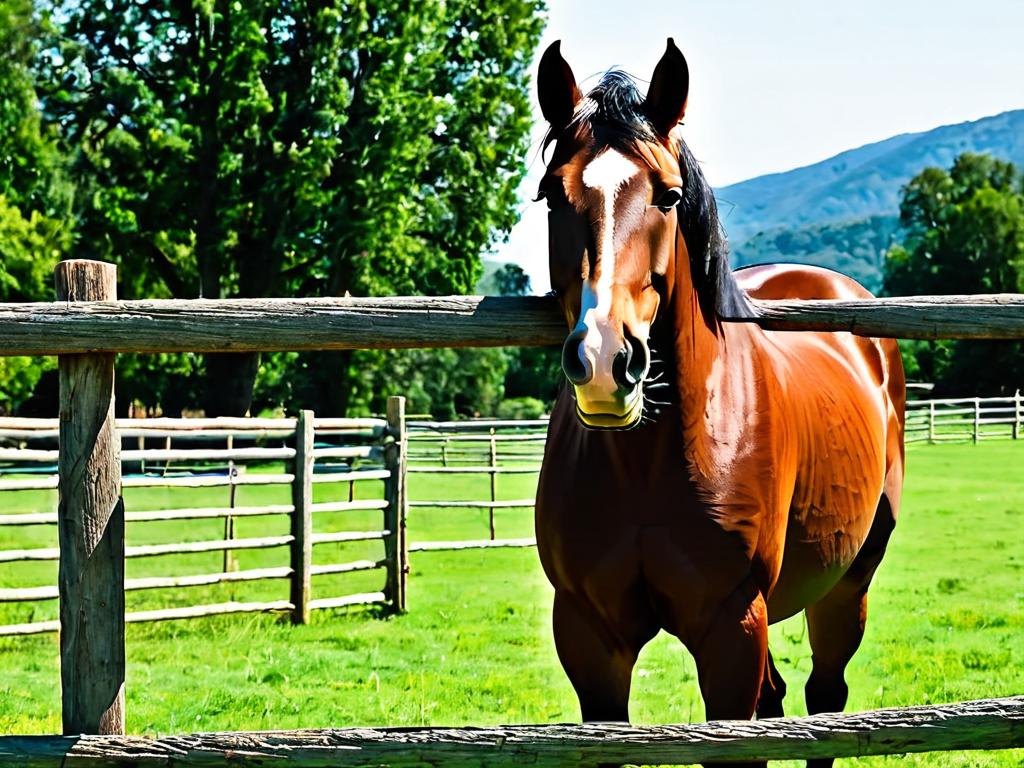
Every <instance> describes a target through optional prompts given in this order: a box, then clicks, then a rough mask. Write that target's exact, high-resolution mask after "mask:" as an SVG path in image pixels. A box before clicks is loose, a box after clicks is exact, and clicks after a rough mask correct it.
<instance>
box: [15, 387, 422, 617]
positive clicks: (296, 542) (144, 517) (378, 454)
mask: <svg viewBox="0 0 1024 768" xmlns="http://www.w3.org/2000/svg"><path fill="white" fill-rule="evenodd" d="M402 409H403V401H402V399H401V398H394V399H393V400H392V402H391V403H389V412H388V418H387V419H324V418H319V419H318V418H314V416H313V414H312V412H310V411H304V412H302V414H300V416H299V418H297V419H254V418H244V419H231V418H219V419H169V418H160V419H119V420H117V421H116V433H115V434H116V439H117V441H119V442H122V443H124V442H128V443H130V442H132V441H133V440H138V441H140V442H141V441H143V440H147V439H148V440H149V441H150V445H154V444H155V443H156V441H159V442H161V443H162V444H163V446H164V447H161V448H152V447H151V448H140V449H134V450H122V451H121V461H122V463H124V464H136V463H137V464H141V465H146V464H148V465H149V466H150V468H151V469H152V468H153V467H154V466H156V467H162V469H163V471H162V472H160V473H150V474H143V475H135V476H131V475H128V476H122V479H121V484H122V487H123V488H227V489H229V490H230V491H231V494H230V500H231V503H230V504H229V505H227V506H217V507H201V508H171V509H151V510H130V511H126V512H125V513H124V518H125V523H131V524H132V525H136V524H141V523H146V522H153V521H169V520H174V521H192V520H209V519H223V520H224V536H223V538H220V539H216V540H200V541H187V542H178V543H161V544H147V545H138V546H130V547H126V548H125V553H124V555H125V558H138V557H146V558H151V557H158V556H166V555H179V554H188V553H200V552H218V551H222V552H224V554H225V559H224V568H223V569H222V570H221V571H220V572H217V573H199V574H189V575H182V576H157V577H153V576H151V577H145V578H135V579H126V580H125V582H124V590H125V591H126V592H131V591H136V590H152V589H166V588H180V587H192V586H209V585H213V584H227V583H240V582H253V581H262V580H271V579H278V580H287V582H288V584H289V589H288V593H287V594H286V595H282V597H281V598H280V599H277V600H272V601H265V600H264V601H249V602H236V601H231V602H227V603H216V604H207V605H190V606H180V607H174V608H164V609H158V610H147V611H135V612H131V613H127V614H126V615H125V621H126V622H141V621H162V620H168V619H186V618H195V617H200V616H213V615H219V614H226V613H249V612H255V611H281V612H288V613H290V614H291V617H292V620H293V621H294V622H296V623H304V622H306V621H308V619H309V611H310V610H316V609H320V608H340V607H345V606H350V605H361V604H381V605H384V606H386V607H390V608H393V609H394V610H399V611H401V610H404V608H405V580H406V573H407V571H408V553H407V550H406V549H405V547H404V546H402V544H404V537H401V536H400V535H399V534H400V532H401V531H404V524H405V517H406V507H405V498H404V493H402V492H401V491H400V490H399V489H400V487H404V485H403V481H404V478H403V477H402V476H401V475H402V469H403V466H404V465H403V462H401V461H399V458H400V456H399V451H400V446H401V445H402V444H403V429H404V428H403V422H402V418H401V417H402ZM58 426H59V422H58V420H57V419H17V418H6V419H0V439H2V440H3V441H4V442H7V443H12V442H16V443H21V444H25V445H28V446H31V445H32V444H33V443H38V442H39V441H43V440H52V438H53V437H55V436H56V433H57V431H58ZM316 437H319V438H321V439H325V438H329V439H331V440H332V442H333V443H338V442H339V441H340V442H342V443H345V442H348V443H351V444H342V445H337V444H334V445H328V446H323V445H321V446H317V445H316V444H315V443H314V439H315V438H316ZM211 438H216V439H220V440H222V441H223V440H226V441H231V442H243V441H244V442H253V441H256V440H271V441H274V442H277V443H279V445H278V446H276V447H232V448H228V449H223V448H203V447H199V448H196V447H192V446H191V445H190V447H187V448H181V447H177V448H175V447H173V446H172V444H171V441H172V440H176V441H178V442H179V443H180V442H182V441H186V442H188V443H195V442H198V441H201V440H207V441H208V440H209V439H211ZM357 440H358V442H357ZM392 454H393V455H392ZM58 455H59V452H58V451H57V450H39V449H37V448H32V447H26V448H0V463H2V462H17V463H18V465H19V466H22V467H23V466H24V464H26V463H29V464H32V463H35V464H41V465H44V466H45V465H54V464H56V462H57V460H58ZM171 462H175V463H180V462H188V463H189V464H192V465H196V464H199V465H206V464H207V463H209V462H217V463H218V464H221V465H225V466H224V467H223V471H218V472H210V471H209V467H208V466H201V467H200V469H201V470H204V471H201V472H200V473H198V474H196V473H185V474H182V473H170V474H169V473H167V471H166V470H167V468H168V466H169V464H170V463H171ZM248 462H284V463H285V469H286V471H285V472H283V473H282V472H277V473H269V472H253V473H245V472H240V471H239V470H244V469H245V467H246V463H248ZM318 462H319V464H318ZM354 462H357V463H355V464H353V463H354ZM318 467H319V468H320V469H321V470H325V471H321V472H317V471H316V469H317V468H318ZM373 482H383V484H384V494H383V498H380V499H378V498H366V499H358V500H357V499H354V498H353V496H354V493H353V491H354V487H355V485H356V484H357V483H360V484H362V483H373ZM325 483H326V484H331V485H332V486H337V485H341V486H342V487H343V488H344V486H347V489H346V490H347V493H345V494H343V496H342V498H341V499H340V500H338V501H327V502H320V503H314V502H313V499H312V488H313V485H314V484H316V485H320V484H325ZM57 485H58V476H57V475H55V474H53V475H47V474H43V475H37V476H32V477H29V478H26V479H14V480H11V479H7V480H0V492H2V491H19V490H40V489H52V488H57ZM240 486H243V487H244V486H284V487H287V488H288V489H289V490H290V495H291V503H289V504H263V505H259V506H242V507H239V506H235V505H234V503H233V502H234V491H235V489H236V488H238V487H240ZM361 495H363V494H361ZM358 510H380V511H381V512H382V514H383V517H384V518H385V519H384V520H383V523H382V526H381V528H380V529H379V530H369V531H353V530H341V531H318V530H315V527H314V520H315V519H316V516H317V515H318V514H323V513H336V512H354V511H358ZM269 516H286V517H287V518H288V519H289V532H288V533H287V534H284V535H277V536H260V537H248V538H237V537H235V535H234V523H235V521H236V520H238V519H240V518H254V517H260V518H266V517H269ZM57 523H58V516H57V513H56V512H31V513H22V514H0V526H4V527H8V526H51V525H56V524H57ZM361 541H382V542H383V543H384V546H385V552H384V557H382V558H379V559H372V560H369V559H361V560H354V561H350V562H344V563H315V564H314V563H313V562H312V548H313V547H314V546H315V545H317V544H329V543H336V544H339V543H351V542H361ZM256 549H278V550H281V549H283V550H285V551H286V554H285V555H284V557H283V558H282V564H281V565H279V566H276V567H264V568H250V569H246V570H235V569H233V568H231V567H230V566H231V563H230V561H229V560H228V558H227V555H228V554H229V553H233V552H236V551H239V550H256ZM59 557H60V550H59V548H57V547H45V548H36V549H19V550H2V551H0V563H2V564H13V563H19V562H29V561H47V560H58V559H59ZM378 569H380V570H384V571H386V573H387V579H386V584H385V585H384V588H383V589H382V590H381V591H377V592H367V593H358V594H346V595H334V596H324V597H316V598H314V597H313V596H312V595H313V590H312V582H313V577H316V576H325V575H332V574H341V573H355V572H359V571H370V570H378ZM58 597H59V590H58V588H57V586H54V585H46V586H38V587H23V588H16V589H0V603H14V602H21V603H24V602H38V601H47V600H54V599H57V598H58ZM59 628H60V623H59V621H57V620H52V621H34V622H30V623H24V624H13V625H7V626H0V637H2V636H10V635H30V634H38V633H42V632H54V631H57V630H58V629H59Z"/></svg>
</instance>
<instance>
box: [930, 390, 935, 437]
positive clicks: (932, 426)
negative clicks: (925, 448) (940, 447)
mask: <svg viewBox="0 0 1024 768" xmlns="http://www.w3.org/2000/svg"><path fill="white" fill-rule="evenodd" d="M934 442H935V401H934V400H931V401H929V402H928V444H929V445H931V444H932V443H934Z"/></svg>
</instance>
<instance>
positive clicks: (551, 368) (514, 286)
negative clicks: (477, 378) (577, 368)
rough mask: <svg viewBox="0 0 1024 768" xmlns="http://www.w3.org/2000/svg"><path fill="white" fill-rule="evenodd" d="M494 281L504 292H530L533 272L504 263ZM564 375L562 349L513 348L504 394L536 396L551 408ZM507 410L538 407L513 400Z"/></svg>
mask: <svg viewBox="0 0 1024 768" xmlns="http://www.w3.org/2000/svg"><path fill="white" fill-rule="evenodd" d="M494 284H495V286H496V287H497V289H498V293H499V294H500V295H502V296H528V295H529V294H530V276H529V275H527V274H526V272H524V271H523V269H522V267H520V266H519V265H518V264H504V265H503V266H502V267H501V268H500V269H499V270H498V271H497V272H495V273H494ZM564 378H565V377H564V375H563V373H562V363H561V355H560V350H558V349H556V348H552V347H519V348H518V349H510V350H509V364H508V372H507V373H506V374H505V397H507V398H511V399H515V400H520V399H524V398H525V399H527V400H535V401H539V402H540V404H541V406H542V407H543V406H546V407H548V408H550V407H551V405H552V404H553V403H554V401H555V398H556V397H557V396H558V389H559V387H560V386H561V385H562V381H563V380H564ZM504 410H505V412H508V413H511V412H513V411H515V412H523V413H526V412H530V413H532V412H534V411H536V406H535V405H534V404H527V405H525V406H523V405H521V406H516V405H512V404H510V405H508V406H507V407H506V408H505V409H504ZM524 418H525V417H524Z"/></svg>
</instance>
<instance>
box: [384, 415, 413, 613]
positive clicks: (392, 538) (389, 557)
mask: <svg viewBox="0 0 1024 768" xmlns="http://www.w3.org/2000/svg"><path fill="white" fill-rule="evenodd" d="M387 418H388V436H389V440H390V442H389V443H388V444H387V445H386V446H385V451H384V462H385V466H386V467H387V469H388V470H389V471H390V473H391V477H390V479H388V480H387V481H386V482H385V483H384V498H385V499H387V502H388V505H387V507H386V508H385V509H384V528H385V529H387V531H388V532H389V533H388V535H387V536H385V538H384V560H385V562H386V563H387V581H386V584H385V587H384V592H385V594H387V598H388V600H389V601H390V602H391V606H392V608H393V609H394V610H395V611H396V612H397V613H404V612H405V609H406V581H407V570H408V569H407V567H406V563H407V561H408V548H407V545H406V541H405V525H406V518H407V516H408V511H409V500H408V497H407V495H406V485H405V476H406V471H405V470H406V452H407V450H408V446H407V444H406V439H405V438H406V432H405V398H404V397H401V396H393V397H389V398H388V406H387Z"/></svg>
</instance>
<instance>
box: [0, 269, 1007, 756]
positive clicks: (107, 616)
mask: <svg viewBox="0 0 1024 768" xmlns="http://www.w3.org/2000/svg"><path fill="white" fill-rule="evenodd" d="M115 282H116V281H115V277H114V268H113V267H112V266H111V265H108V264H102V263H98V262H84V261H71V262H62V263H61V264H59V265H58V266H57V270H56V283H57V298H58V301H57V302H55V303H40V304H20V305H19V304H12V305H5V306H3V307H0V354H8V355H46V354H56V355H59V356H60V358H59V363H58V364H59V372H60V427H59V430H60V453H59V456H58V465H59V466H58V476H59V480H58V489H59V499H58V514H57V522H58V535H59V538H60V579H59V592H60V598H61V603H60V625H61V633H60V646H61V647H60V656H61V684H62V685H61V693H62V713H63V721H64V722H63V728H64V732H65V733H66V734H91V733H98V734H107V736H100V737H84V736H77V737H72V738H69V739H59V738H52V737H37V738H35V739H33V738H22V737H0V757H5V756H16V757H17V758H19V762H22V763H24V764H29V765H31V764H34V765H53V764H57V763H59V764H60V765H75V764H78V765H100V764H102V765H117V764H121V765H125V764H133V765H140V764H144V761H147V760H148V761H150V762H149V764H151V765H170V764H177V765H182V764H185V765H187V764H190V763H191V764H209V763H210V762H211V761H215V762H227V761H233V762H235V763H241V764H246V763H248V764H252V765H255V764H263V763H265V762H267V759H269V758H276V757H277V756H279V755H284V754H286V755H287V756H288V757H287V759H288V761H289V762H290V763H291V764H292V765H314V764H316V765H324V764H339V765H340V764H345V763H344V762H343V761H346V760H347V761H348V764H367V763H372V764H375V765H376V764H380V763H382V762H388V763H392V764H402V763H403V762H405V763H407V762H408V761H409V760H412V761H414V762H417V763H435V764H436V763H438V762H453V761H461V762H462V763H463V764H476V765H496V764H503V765H507V764H510V763H516V762H522V761H524V760H531V761H534V762H536V763H538V764H555V763H562V764H564V763H567V762H572V763H578V762H580V761H601V762H625V761H635V762H650V763H660V762H689V761H692V760H695V759H709V760H724V759H737V758H739V759H751V758H753V757H755V756H757V757H763V758H764V757H767V758H775V757H792V758H806V757H832V756H845V755H865V754H892V753H901V752H908V751H918V750H930V749H954V748H955V749H994V748H1008V747H1016V746H1024V734H1022V728H1021V722H1022V714H1021V701H1020V699H1006V700H1001V701H995V702H982V703H977V704H972V703H966V704H961V705H959V709H957V710H955V711H951V710H940V709H939V708H925V712H924V713H920V717H913V716H912V717H911V724H910V726H909V727H908V728H907V731H904V732H903V733H902V738H898V739H895V740H893V739H889V738H887V737H886V736H884V735H883V736H880V737H878V738H877V739H876V738H874V737H872V735H871V734H870V733H864V732H863V723H864V722H865V721H871V720H872V718H877V719H878V720H880V721H882V722H889V723H890V724H891V721H890V720H889V717H890V714H889V712H888V711H885V710H883V711H880V712H875V713H863V714H861V715H842V716H835V719H832V720H829V719H828V718H825V719H821V716H819V718H818V719H815V718H806V719H799V720H796V721H793V720H789V721H786V720H781V719H780V720H765V721H760V722H758V723H741V724H737V723H731V724H728V725H725V726H723V725H722V724H714V723H711V724H708V725H707V726H705V727H704V730H703V731H700V730H699V729H697V727H690V728H694V729H697V730H691V731H689V733H691V734H696V735H695V736H694V739H695V741H693V740H691V742H690V744H691V746H694V745H695V744H696V746H694V749H693V750H692V751H690V752H683V751H681V750H673V749H672V745H673V744H675V746H676V747H678V746H679V742H673V738H674V735H676V734H679V733H680V731H679V730H678V729H676V730H673V729H672V728H671V727H669V729H668V735H666V731H665V729H664V728H662V729H659V728H657V727H654V728H629V727H625V726H611V727H608V726H605V727H603V728H602V726H594V725H590V726H551V727H546V728H542V729H540V731H542V733H539V734H537V738H533V737H531V736H530V735H529V733H528V732H526V733H525V734H524V736H523V738H520V737H519V735H518V731H519V730H520V729H516V728H501V729H483V731H481V729H463V730H445V729H428V730H427V731H425V732H423V734H424V735H422V736H418V735H417V732H416V731H412V732H410V731H408V730H407V729H402V730H398V731H392V732H389V733H390V734H393V736H392V738H393V740H394V743H397V744H398V747H396V748H395V751H385V752H384V753H383V754H382V753H381V752H380V751H378V752H377V754H375V755H373V756H372V757H370V758H369V759H368V760H366V759H363V761H362V762H361V763H360V757H359V755H360V754H363V755H364V756H365V755H367V754H369V752H370V751H371V748H372V745H373V744H375V743H377V742H379V741H380V739H379V738H374V737H375V734H376V732H375V731H361V732H351V731H350V732H343V737H342V738H345V739H346V740H345V741H342V742H341V743H334V742H332V736H331V735H330V734H331V733H334V732H327V733H325V734H320V733H312V734H310V733H304V732H297V733H291V734H259V735H245V734H241V735H238V734H236V735H226V736H222V737H218V736H216V735H212V736H207V737H203V736H195V737H178V738H177V740H169V741H165V742H158V741H156V740H137V739H128V738H124V737H122V736H118V735H117V734H123V732H124V680H125V676H124V667H125V656H124V622H125V612H124V555H125V548H124V524H125V511H124V505H123V501H122V499H121V488H122V483H121V472H120V469H121V463H120V457H119V455H118V454H119V448H120V446H119V441H118V440H117V439H116V433H115V424H114V418H113V394H114V392H113V390H114V386H113V382H114V376H113V372H114V364H115V363H114V354H115V353H118V352H170V351H180V352H185V351H191V352H233V351H234V352H238V351H269V350H282V349H284V350H301V349H352V348H360V347H369V348H382V347H416V346H426V347H431V346H453V345H464V346H500V345H542V344H549V343H559V342H560V341H561V339H562V337H563V336H564V333H565V331H564V327H563V326H562V322H561V320H560V318H559V313H558V312H557V307H556V306H555V304H554V303H553V302H552V301H550V300H545V299H522V300H515V299H505V300H490V299H480V298H465V297H460V298H455V299H451V298H449V299H415V298H402V299H391V300H359V299H337V300H263V301H250V300H236V301H220V300H206V301H163V302H146V301H141V302H140V301H135V302H118V301H117V300H116V288H115ZM754 308H755V317H753V318H746V319H743V318H722V319H723V320H726V321H732V320H735V321H741V322H756V323H759V324H761V325H762V326H764V327H769V328H776V329H783V330H823V331H850V332H852V333H855V334H860V335H866V336H894V337H903V338H1007V339H1008V338H1015V339H1020V338H1024V296H1018V295H998V296H975V297H948V296H946V297H911V298H907V299H871V300H860V301H804V302H801V301H787V302H767V301H759V302H755V303H754ZM311 428H312V425H311V424H308V425H307V429H311ZM391 450H392V454H391V455H392V457H394V458H393V461H402V460H403V457H402V452H401V450H400V449H399V448H392V449H391ZM311 460H312V457H311V456H310V457H307V458H305V459H304V462H303V466H306V463H307V462H310V461H311ZM297 471H298V470H297ZM310 474H312V473H310ZM303 488H304V493H305V492H306V491H307V490H308V486H307V485H306V484H303ZM402 492H403V489H402V488H401V487H399V488H396V489H395V490H394V491H393V492H392V493H394V494H395V495H398V496H400V495H401V494H402ZM307 508H308V507H307ZM396 534H397V532H396ZM311 545H312V541H311V538H307V539H306V540H305V541H303V542H302V547H301V553H300V554H301V557H302V558H303V559H305V558H307V557H308V553H309V547H311ZM297 549H300V547H298V546H297V545H295V544H294V543H293V551H294V550H297ZM929 712H930V713H931V714H927V713H929ZM858 718H859V720H858ZM858 722H859V723H861V724H862V727H861V730H858V726H857V725H856V724H857V723H858ZM794 723H795V724H794ZM723 727H725V728H729V729H738V730H736V731H730V733H732V734H733V735H729V736H728V737H727V738H723V736H724V734H723V732H722V731H721V730H717V728H723ZM882 727H883V729H884V728H885V727H886V726H884V725H883V726H882ZM897 727H900V726H897ZM819 729H824V732H825V733H827V737H826V738H825V740H824V741H825V746H824V747H815V748H812V747H809V746H808V741H809V740H811V737H812V736H813V735H814V734H817V733H819ZM683 730H684V731H685V730H686V727H683ZM482 732H486V735H485V736H484V741H483V744H484V748H483V749H484V751H483V752H481V751H479V750H472V749H470V751H468V752H466V751H462V750H460V748H459V747H458V746H457V745H459V744H463V743H465V742H471V741H472V740H473V738H474V736H475V735H477V734H481V733H482ZM890 735H891V734H890ZM684 738H685V737H684ZM307 739H312V740H313V743H312V744H309V742H308V741H306V740H307ZM438 742H441V743H438ZM301 744H305V745H306V746H300V745H301ZM443 744H454V745H456V746H455V748H452V749H449V748H446V747H444V746H443ZM666 744H667V745H668V746H669V749H668V750H667V751H659V747H661V746H664V745H666ZM278 746H280V747H281V748H280V749H278ZM741 756H742V757H741ZM449 757H451V758H452V759H451V760H449ZM20 758H24V759H20ZM7 762H10V761H9V760H8V761H7ZM275 762H276V760H275Z"/></svg>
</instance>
